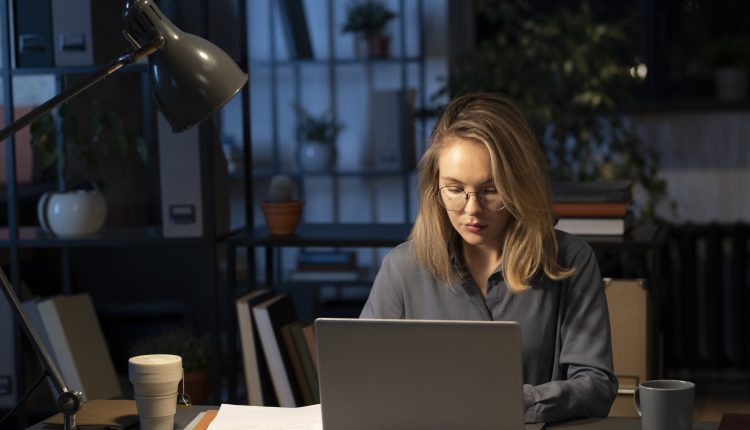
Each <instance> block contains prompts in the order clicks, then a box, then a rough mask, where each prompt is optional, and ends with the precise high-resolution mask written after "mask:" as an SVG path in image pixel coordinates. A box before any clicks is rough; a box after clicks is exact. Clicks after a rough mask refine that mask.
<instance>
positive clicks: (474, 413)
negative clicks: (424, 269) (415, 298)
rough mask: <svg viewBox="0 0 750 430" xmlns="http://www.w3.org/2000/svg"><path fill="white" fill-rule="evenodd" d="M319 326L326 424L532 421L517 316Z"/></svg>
mask: <svg viewBox="0 0 750 430" xmlns="http://www.w3.org/2000/svg"><path fill="white" fill-rule="evenodd" d="M315 330H316V339H317V353H318V377H319V383H320V396H321V409H322V415H323V429H324V430H352V429H357V430H384V429H387V430H398V429H408V430H419V429H425V430H442V429H445V430H448V429H450V430H455V429H472V430H483V429H487V430H490V429H492V430H523V429H524V428H525V427H524V421H523V416H524V410H523V388H522V387H523V382H522V381H523V377H522V364H521V329H520V326H519V325H518V324H517V323H515V322H507V321H433V320H373V319H348V318H319V319H317V320H316V321H315ZM526 428H541V426H540V427H535V426H532V427H526Z"/></svg>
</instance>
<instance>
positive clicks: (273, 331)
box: [253, 293, 302, 408]
mask: <svg viewBox="0 0 750 430" xmlns="http://www.w3.org/2000/svg"><path fill="white" fill-rule="evenodd" d="M253 316H254V317H255V322H256V324H257V325H258V336H259V337H260V340H261V344H262V345H263V354H265V357H266V362H267V363H268V369H269V370H270V372H271V380H272V381H273V387H274V391H275V392H276V398H277V400H278V401H279V406H282V407H286V408H294V407H297V406H299V405H300V404H301V403H302V399H301V395H300V393H299V390H298V389H297V386H296V384H295V383H294V373H293V370H292V364H291V361H290V356H289V350H288V349H287V348H286V347H285V345H284V341H283V340H282V337H281V327H283V326H285V325H286V324H289V323H292V322H294V321H297V312H296V310H295V308H294V302H293V301H292V297H291V296H290V295H288V294H283V293H282V294H277V295H276V296H274V297H272V298H270V299H268V300H266V301H264V302H262V303H259V304H257V305H255V306H254V307H253Z"/></svg>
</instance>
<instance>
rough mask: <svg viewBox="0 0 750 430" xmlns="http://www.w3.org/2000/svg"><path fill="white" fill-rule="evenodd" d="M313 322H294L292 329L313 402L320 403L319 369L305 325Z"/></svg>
mask: <svg viewBox="0 0 750 430" xmlns="http://www.w3.org/2000/svg"><path fill="white" fill-rule="evenodd" d="M311 325H312V324H307V325H304V324H302V323H296V324H292V325H291V328H290V331H291V334H292V338H293V339H294V344H295V347H296V351H297V352H298V353H299V355H300V361H301V362H302V370H303V371H304V377H305V378H307V384H308V386H309V387H310V391H311V393H312V400H313V401H312V403H320V390H319V388H318V370H317V368H316V366H315V363H314V360H313V356H312V351H311V350H310V347H309V346H308V343H307V339H306V338H305V333H304V330H305V327H309V326H311ZM313 342H314V339H313Z"/></svg>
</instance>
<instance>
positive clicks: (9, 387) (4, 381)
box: [0, 375, 13, 396]
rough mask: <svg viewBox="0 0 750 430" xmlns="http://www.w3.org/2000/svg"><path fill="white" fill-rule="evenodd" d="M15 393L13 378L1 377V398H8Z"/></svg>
mask: <svg viewBox="0 0 750 430" xmlns="http://www.w3.org/2000/svg"><path fill="white" fill-rule="evenodd" d="M12 392H13V377H11V376H8V375H0V396H7V395H10V393H12Z"/></svg>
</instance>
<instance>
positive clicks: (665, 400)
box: [634, 379, 695, 430]
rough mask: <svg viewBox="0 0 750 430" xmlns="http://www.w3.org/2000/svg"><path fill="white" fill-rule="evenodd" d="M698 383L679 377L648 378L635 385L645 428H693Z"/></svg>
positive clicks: (642, 424) (642, 423) (655, 429)
mask: <svg viewBox="0 0 750 430" xmlns="http://www.w3.org/2000/svg"><path fill="white" fill-rule="evenodd" d="M694 399H695V384H694V383H692V382H689V381H680V380H676V379H659V380H653V381H645V382H642V383H641V384H639V385H638V387H636V389H635V396H634V400H635V410H636V411H637V412H638V415H640V416H641V429H642V430H663V429H670V430H692V429H693V402H694Z"/></svg>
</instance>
